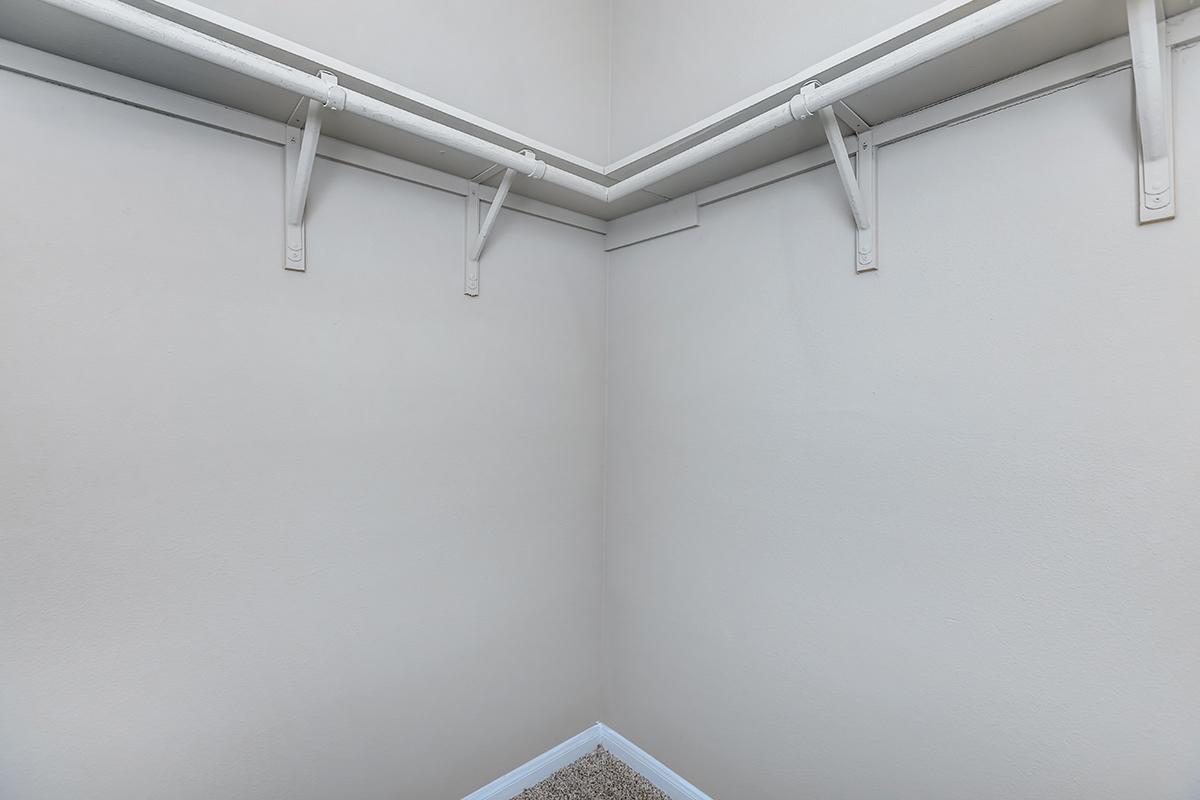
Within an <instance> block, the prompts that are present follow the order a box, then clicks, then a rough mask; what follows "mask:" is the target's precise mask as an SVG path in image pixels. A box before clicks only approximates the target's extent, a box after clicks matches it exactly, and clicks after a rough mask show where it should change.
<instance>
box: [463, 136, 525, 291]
mask: <svg viewBox="0 0 1200 800" xmlns="http://www.w3.org/2000/svg"><path fill="white" fill-rule="evenodd" d="M521 152H522V154H523V155H528V156H532V155H533V153H532V152H530V151H529V150H522V151H521ZM494 174H495V171H494V170H490V169H489V170H488V171H486V172H484V173H483V174H482V175H480V176H479V177H480V178H481V179H482V180H487V178H490V177H491V176H492V175H494ZM516 176H517V171H516V170H515V169H506V170H504V177H503V178H501V179H500V186H499V187H498V188H497V189H496V194H495V195H494V196H493V197H492V200H491V206H490V207H489V208H488V212H487V215H486V216H485V217H484V218H483V222H482V223H480V221H479V218H480V210H481V209H480V206H481V205H482V203H483V199H482V198H481V197H480V196H479V187H480V186H481V185H482V183H481V182H480V181H478V180H476V181H472V182H471V183H469V184H468V185H467V236H466V267H465V269H464V275H463V294H465V295H467V296H468V297H478V296H479V258H480V256H482V255H483V248H484V246H485V245H486V244H487V240H488V236H490V235H491V233H492V227H493V226H495V224H496V217H498V216H499V215H500V209H501V208H503V207H504V201H505V200H506V199H507V198H508V192H509V190H510V189H512V184H513V179H514V178H516Z"/></svg>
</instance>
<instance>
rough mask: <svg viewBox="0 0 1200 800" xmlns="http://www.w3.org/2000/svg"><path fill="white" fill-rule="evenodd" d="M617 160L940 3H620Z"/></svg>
mask: <svg viewBox="0 0 1200 800" xmlns="http://www.w3.org/2000/svg"><path fill="white" fill-rule="evenodd" d="M612 4H613V13H612V34H611V35H612V110H611V119H610V122H609V124H610V125H611V126H612V134H611V137H612V138H611V148H610V149H611V154H610V155H611V159H610V160H612V161H616V160H618V159H620V158H623V157H624V156H627V155H630V154H631V153H634V152H636V151H638V150H640V149H641V148H643V147H646V146H648V145H651V144H653V143H654V142H657V141H658V140H659V139H662V138H663V137H665V136H669V135H670V134H672V133H674V132H675V131H677V130H680V129H681V128H685V127H687V126H688V125H691V124H692V123H694V122H697V121H699V120H701V119H704V118H705V117H707V116H708V115H709V114H714V113H716V112H717V111H720V110H721V109H723V108H725V107H726V106H728V105H730V104H732V103H736V102H738V101H739V100H741V99H743V98H745V97H748V96H750V95H752V94H754V93H755V92H758V91H761V90H762V89H765V88H766V87H767V86H770V85H771V84H773V83H775V82H776V81H781V80H783V79H785V78H787V77H789V76H790V75H794V74H795V73H796V72H797V71H799V70H800V69H802V68H803V67H805V66H806V65H808V64H815V63H816V62H818V61H820V60H821V59H823V58H827V57H829V56H832V55H834V54H835V53H838V52H840V51H841V50H844V49H845V48H847V47H850V46H852V45H854V44H856V43H858V42H860V41H862V40H863V39H866V38H867V37H869V36H873V35H875V34H877V33H879V32H880V31H882V30H884V29H885V28H888V27H890V26H892V25H895V24H896V23H898V22H902V21H903V20H905V19H907V18H909V17H911V16H912V15H913V14H917V13H919V12H921V11H924V10H925V9H927V8H929V7H930V6H932V5H935V2H934V0H840V1H839V2H838V3H837V4H836V5H837V9H836V13H831V11H830V9H828V8H825V9H822V8H818V7H817V6H818V5H820V4H813V3H797V2H792V1H791V0H755V2H754V4H753V7H752V8H753V13H747V6H746V4H744V3H731V2H729V0H654V2H646V1H645V0H612Z"/></svg>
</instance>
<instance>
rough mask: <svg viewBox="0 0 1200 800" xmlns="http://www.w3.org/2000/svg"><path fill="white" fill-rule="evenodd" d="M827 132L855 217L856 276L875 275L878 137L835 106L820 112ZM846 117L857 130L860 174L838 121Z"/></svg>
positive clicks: (857, 119)
mask: <svg viewBox="0 0 1200 800" xmlns="http://www.w3.org/2000/svg"><path fill="white" fill-rule="evenodd" d="M817 116H818V117H820V119H821V125H822V127H823V128H824V129H825V139H826V140H827V141H828V142H829V149H830V151H831V152H832V153H833V164H834V166H835V167H836V168H837V172H838V178H839V179H841V182H842V189H843V190H844V191H845V192H846V201H847V202H848V203H849V205H850V214H851V215H852V216H853V217H854V228H855V231H854V269H855V271H856V272H873V271H874V270H877V269H879V261H878V253H877V250H878V248H877V242H876V227H877V226H876V216H877V214H876V205H877V203H876V196H877V193H876V189H875V135H874V133H872V131H871V129H870V127H869V126H868V125H867V124H866V123H865V122H864V121H863V120H862V118H861V117H859V116H858V115H857V114H855V113H854V112H853V111H852V110H850V109H849V108H848V107H847V108H846V109H845V111H843V112H841V113H840V114H839V113H838V111H835V109H834V107H833V106H825V107H824V108H821V109H819V110H818V111H817ZM839 116H842V117H846V118H848V119H849V121H848V122H847V124H848V125H850V126H851V127H852V128H854V130H855V139H856V142H857V152H856V153H855V161H857V162H858V164H857V166H858V172H857V174H855V169H854V167H853V166H851V165H850V153H849V152H848V151H847V149H846V141H845V139H843V138H842V128H841V125H840V124H839V123H838V117H839Z"/></svg>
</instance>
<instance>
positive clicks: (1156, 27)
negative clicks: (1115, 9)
mask: <svg viewBox="0 0 1200 800" xmlns="http://www.w3.org/2000/svg"><path fill="white" fill-rule="evenodd" d="M1126 14H1127V17H1128V20H1129V49H1130V53H1131V56H1132V62H1133V91H1134V101H1135V107H1136V109H1137V127H1138V221H1139V222H1140V223H1142V224H1145V223H1147V222H1158V221H1159V220H1165V219H1172V218H1173V217H1174V216H1175V180H1174V179H1175V175H1174V172H1175V143H1174V140H1173V139H1174V131H1173V128H1174V119H1173V117H1174V112H1173V108H1172V81H1171V50H1170V47H1169V46H1168V45H1167V44H1166V32H1165V30H1164V28H1165V23H1160V22H1159V21H1158V4H1157V2H1156V0H1126Z"/></svg>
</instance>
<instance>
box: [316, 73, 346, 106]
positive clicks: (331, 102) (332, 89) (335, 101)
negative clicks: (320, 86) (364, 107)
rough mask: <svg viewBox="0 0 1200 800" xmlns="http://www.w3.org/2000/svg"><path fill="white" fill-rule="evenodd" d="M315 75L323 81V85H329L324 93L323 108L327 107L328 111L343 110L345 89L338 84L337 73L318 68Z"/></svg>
mask: <svg viewBox="0 0 1200 800" xmlns="http://www.w3.org/2000/svg"><path fill="white" fill-rule="evenodd" d="M317 76H318V77H319V78H320V79H321V80H323V81H325V85H326V86H328V87H329V89H328V91H327V92H326V94H325V103H324V104H323V106H322V107H323V108H328V109H329V110H330V111H343V110H345V108H346V89H345V88H344V87H342V86H339V85H338V78H337V75H334V74H333V73H332V72H330V71H329V70H324V69H323V70H319V71H318V72H317Z"/></svg>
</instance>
